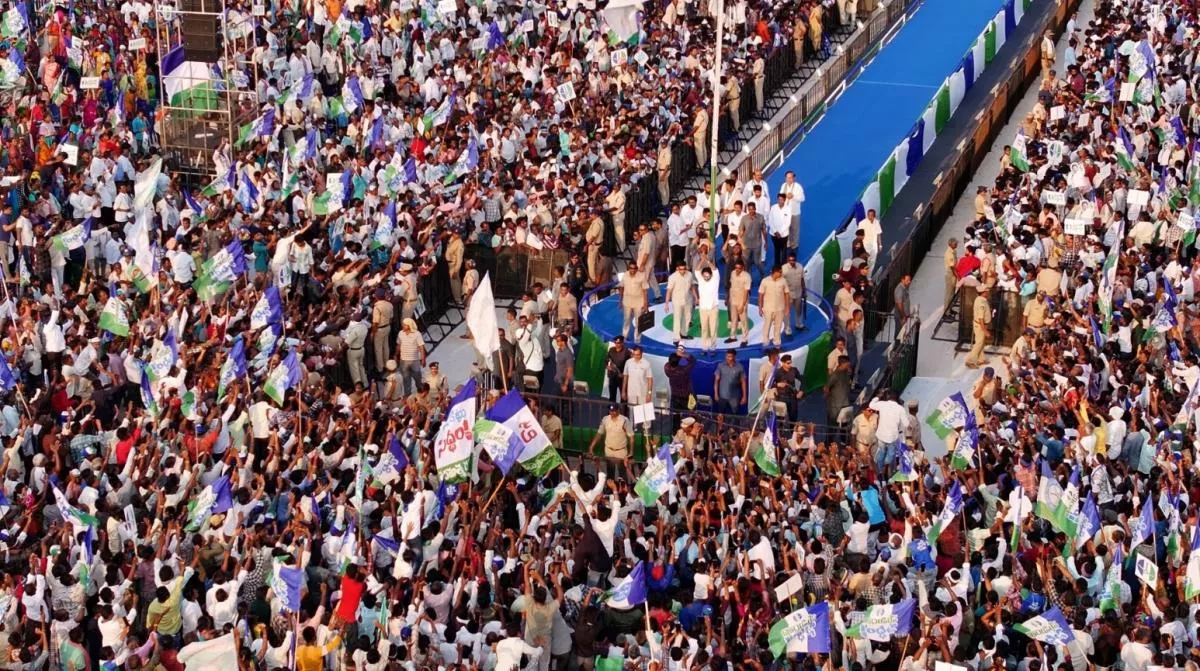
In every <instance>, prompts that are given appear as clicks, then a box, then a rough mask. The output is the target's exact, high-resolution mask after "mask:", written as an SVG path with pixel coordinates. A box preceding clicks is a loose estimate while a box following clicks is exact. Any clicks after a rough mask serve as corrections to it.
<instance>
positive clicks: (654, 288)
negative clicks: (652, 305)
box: [637, 231, 675, 301]
mask: <svg viewBox="0 0 1200 671" xmlns="http://www.w3.org/2000/svg"><path fill="white" fill-rule="evenodd" d="M654 243H655V240H654V234H653V233H651V232H649V231H647V232H646V234H645V235H643V236H642V237H641V238H639V239H638V248H637V265H638V268H641V269H642V271H643V272H644V273H646V282H647V283H648V284H649V285H650V294H651V295H652V296H654V300H655V301H660V300H662V296H663V293H662V287H660V286H658V278H657V277H655V276H654V267H655V265H656V264H655V261H656V260H657V259H658V254H657V253H656V252H657V250H655V244H654ZM670 270H675V269H674V268H670Z"/></svg>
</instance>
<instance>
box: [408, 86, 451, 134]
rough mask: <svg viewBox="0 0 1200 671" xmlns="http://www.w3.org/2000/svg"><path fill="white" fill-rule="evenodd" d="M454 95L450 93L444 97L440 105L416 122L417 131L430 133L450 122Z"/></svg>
mask: <svg viewBox="0 0 1200 671" xmlns="http://www.w3.org/2000/svg"><path fill="white" fill-rule="evenodd" d="M455 98H456V95H455V94H454V93H451V94H450V95H448V96H446V97H445V98H444V99H443V100H442V102H441V104H440V105H438V106H437V107H436V108H434V109H433V111H431V112H429V113H428V114H426V115H425V116H423V117H421V119H420V120H418V121H417V131H418V132H421V133H424V132H427V131H430V130H432V129H434V128H436V127H438V126H440V125H442V124H444V123H446V122H447V121H449V120H450V114H451V112H453V111H454V102H455Z"/></svg>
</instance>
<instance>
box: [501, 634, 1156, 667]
mask: <svg viewBox="0 0 1200 671" xmlns="http://www.w3.org/2000/svg"><path fill="white" fill-rule="evenodd" d="M522 655H529V663H530V665H531V666H536V664H537V660H538V658H539V657H541V656H542V649H541V648H540V647H538V648H535V647H533V646H532V645H529V644H528V643H526V642H525V641H523V640H521V639H520V638H518V637H516V636H509V637H508V638H506V639H504V640H503V641H500V642H499V643H497V644H496V669H495V671H518V670H519V669H520V668H521V656H522ZM1139 671H1143V670H1139Z"/></svg>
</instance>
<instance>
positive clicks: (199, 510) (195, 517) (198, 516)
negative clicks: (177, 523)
mask: <svg viewBox="0 0 1200 671" xmlns="http://www.w3.org/2000/svg"><path fill="white" fill-rule="evenodd" d="M232 507H233V492H232V491H231V489H230V483H229V476H228V475H222V476H221V477H219V478H217V479H216V480H213V482H212V484H210V485H208V486H207V487H205V488H204V489H202V490H200V494H199V495H198V496H196V498H194V499H192V500H191V501H189V502H188V525H187V530H188V531H199V530H200V529H201V528H202V527H203V526H204V524H205V523H206V522H208V519H209V518H210V517H212V516H213V515H220V514H222V513H224V512H226V511H228V510H229V509H230V508H232Z"/></svg>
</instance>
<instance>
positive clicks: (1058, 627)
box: [1013, 606, 1075, 645]
mask: <svg viewBox="0 0 1200 671" xmlns="http://www.w3.org/2000/svg"><path fill="white" fill-rule="evenodd" d="M1013 629H1016V630H1017V631H1019V632H1021V633H1022V634H1025V635H1026V636H1028V637H1029V638H1032V639H1033V640H1035V641H1041V642H1042V643H1047V644H1049V645H1066V644H1068V643H1070V642H1072V641H1074V640H1075V632H1074V631H1072V630H1071V626H1070V625H1068V624H1067V618H1066V616H1065V615H1063V612H1062V610H1061V609H1059V607H1058V606H1055V607H1054V608H1051V609H1050V610H1048V611H1046V612H1044V613H1042V614H1041V615H1038V616H1035V617H1031V618H1029V619H1028V620H1025V621H1024V622H1022V623H1020V624H1017V625H1013Z"/></svg>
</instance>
